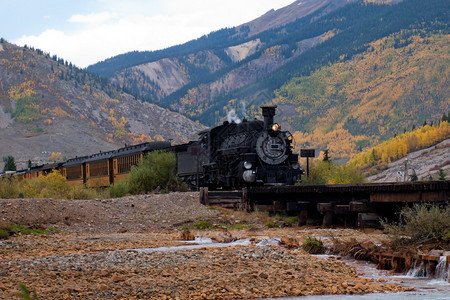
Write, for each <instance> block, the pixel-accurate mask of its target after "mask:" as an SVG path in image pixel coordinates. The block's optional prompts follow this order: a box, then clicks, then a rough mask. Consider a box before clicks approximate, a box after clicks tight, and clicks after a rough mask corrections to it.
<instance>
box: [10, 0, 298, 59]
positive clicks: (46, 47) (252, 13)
mask: <svg viewBox="0 0 450 300" xmlns="http://www.w3.org/2000/svg"><path fill="white" fill-rule="evenodd" d="M292 1H293V0H280V1H273V0H259V1H241V0H239V1H238V0H228V1H226V2H225V1H212V0H210V1H203V0H190V1H185V0H165V1H163V2H160V4H161V5H163V6H164V8H163V9H162V10H161V7H159V9H157V10H156V9H154V10H151V7H150V6H147V7H146V9H143V7H142V8H141V9H136V10H135V11H134V13H133V12H130V11H127V12H126V15H122V14H123V11H117V10H115V9H113V8H112V7H111V6H109V7H108V6H107V5H105V6H107V7H105V8H104V9H105V11H104V12H101V13H92V14H86V15H72V16H71V17H70V18H69V19H68V20H67V22H70V24H72V25H73V26H76V27H77V28H75V30H71V31H70V33H69V32H68V31H67V32H63V31H62V30H57V29H48V30H46V31H44V32H42V33H41V34H39V35H24V36H22V37H21V38H19V39H17V40H15V41H13V42H14V43H16V44H19V45H24V44H27V45H29V46H33V47H35V48H39V49H41V50H43V51H45V52H50V54H52V55H53V54H56V55H57V56H58V57H62V58H64V59H66V60H68V61H71V62H72V63H74V64H75V65H77V66H79V67H87V66H88V65H90V64H93V63H96V62H98V61H101V60H104V59H106V58H109V57H112V56H115V55H118V54H122V53H125V52H129V51H134V50H138V51H145V50H158V49H163V48H167V47H170V46H173V45H176V44H182V43H184V42H187V41H189V40H192V39H195V38H198V37H200V36H202V35H204V34H207V33H209V32H211V31H213V30H218V29H221V28H224V27H233V26H236V25H239V24H242V23H245V22H248V21H250V20H252V19H254V18H256V17H258V16H260V15H262V14H264V13H265V12H266V11H267V10H269V9H270V8H272V7H273V6H274V5H277V6H278V7H281V6H284V5H287V4H289V3H290V2H292ZM106 3H108V2H106ZM146 3H147V4H148V2H146ZM155 5H156V4H155ZM155 7H156V6H155ZM128 8H129V7H128Z"/></svg>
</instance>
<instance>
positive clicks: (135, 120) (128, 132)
mask: <svg viewBox="0 0 450 300" xmlns="http://www.w3.org/2000/svg"><path fill="white" fill-rule="evenodd" d="M204 128H205V127H204V126H202V125H200V124H198V123H195V122H193V121H191V120H189V119H187V118H186V117H184V116H182V115H180V114H177V113H174V112H170V111H168V110H167V109H164V108H161V107H158V106H157V105H154V104H150V103H144V102H141V101H137V100H136V99H135V98H134V97H133V96H131V95H128V94H126V93H124V92H123V91H122V90H121V89H118V88H116V87H114V86H112V85H110V84H108V83H107V81H106V80H104V79H101V78H99V77H98V76H95V75H92V74H89V73H87V72H86V71H83V70H81V69H78V68H76V67H75V66H73V65H72V64H69V63H68V62H67V61H64V60H63V59H61V58H58V57H56V56H53V57H50V56H49V55H48V54H46V53H44V52H43V51H42V50H39V49H37V50H35V49H30V48H28V47H23V48H22V47H18V46H15V45H13V44H10V43H8V42H6V41H5V40H4V39H1V40H0V141H1V143H0V155H1V156H8V155H12V156H14V157H15V159H16V163H17V164H18V167H19V168H21V167H26V163H27V161H28V160H29V159H31V160H32V161H33V162H34V163H42V162H43V161H44V160H45V159H46V158H48V156H49V155H50V154H51V153H53V152H54V153H61V155H60V156H66V157H68V158H70V157H75V156H81V155H88V154H91V153H95V152H98V151H106V150H112V149H115V148H118V147H121V146H123V144H124V143H127V144H130V143H131V144H136V143H140V142H145V141H152V140H162V139H165V140H169V139H172V140H174V142H177V143H180V142H184V141H186V140H188V139H189V138H190V137H192V136H193V135H194V136H195V133H196V132H198V131H199V130H201V129H204Z"/></svg>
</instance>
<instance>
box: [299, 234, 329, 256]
mask: <svg viewBox="0 0 450 300" xmlns="http://www.w3.org/2000/svg"><path fill="white" fill-rule="evenodd" d="M302 247H303V250H305V251H306V252H308V253H309V254H320V253H323V252H324V250H325V248H324V246H323V243H322V242H321V241H319V240H317V239H315V238H310V237H309V236H308V237H306V239H305V241H304V242H303V245H302Z"/></svg>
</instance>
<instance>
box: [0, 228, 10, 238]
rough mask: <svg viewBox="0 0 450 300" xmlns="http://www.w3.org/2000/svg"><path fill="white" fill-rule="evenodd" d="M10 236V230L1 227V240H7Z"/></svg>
mask: <svg viewBox="0 0 450 300" xmlns="http://www.w3.org/2000/svg"><path fill="white" fill-rule="evenodd" d="M8 238H9V232H8V231H6V230H5V229H3V228H0V240H7V239H8Z"/></svg>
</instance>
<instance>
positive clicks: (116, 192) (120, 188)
mask: <svg viewBox="0 0 450 300" xmlns="http://www.w3.org/2000/svg"><path fill="white" fill-rule="evenodd" d="M128 185H129V183H128V180H127V179H124V180H121V181H119V182H117V183H115V184H112V185H111V186H110V187H109V196H110V197H111V198H120V197H123V196H126V195H127V194H129V189H128Z"/></svg>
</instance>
